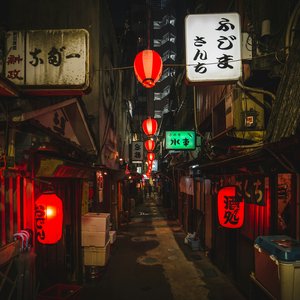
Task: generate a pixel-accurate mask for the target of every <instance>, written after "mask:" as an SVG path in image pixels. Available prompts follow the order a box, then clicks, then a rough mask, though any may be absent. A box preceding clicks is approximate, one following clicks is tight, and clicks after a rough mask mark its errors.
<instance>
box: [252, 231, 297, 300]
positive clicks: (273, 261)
mask: <svg viewBox="0 0 300 300" xmlns="http://www.w3.org/2000/svg"><path fill="white" fill-rule="evenodd" d="M254 248H255V255H254V259H255V278H256V280H257V281H258V282H259V283H260V284H261V285H262V286H263V287H264V288H265V289H266V290H267V291H269V293H270V294H271V295H272V296H273V297H275V298H276V299H280V300H296V299H300V284H299V283H300V241H297V240H295V239H293V238H291V237H289V236H286V235H273V236H258V237H257V238H256V239H255V244H254Z"/></svg>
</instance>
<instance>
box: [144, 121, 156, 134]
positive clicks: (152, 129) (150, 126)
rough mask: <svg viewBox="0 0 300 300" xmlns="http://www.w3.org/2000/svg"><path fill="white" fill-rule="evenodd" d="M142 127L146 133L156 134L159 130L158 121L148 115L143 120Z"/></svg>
mask: <svg viewBox="0 0 300 300" xmlns="http://www.w3.org/2000/svg"><path fill="white" fill-rule="evenodd" d="M142 128H143V131H144V133H145V134H146V135H148V136H150V135H154V134H155V133H156V130H157V121H156V120H155V119H152V118H151V117H148V118H147V119H146V120H144V121H143V124H142Z"/></svg>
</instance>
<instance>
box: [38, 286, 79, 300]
mask: <svg viewBox="0 0 300 300" xmlns="http://www.w3.org/2000/svg"><path fill="white" fill-rule="evenodd" d="M81 289H82V287H81V286H79V285H71V284H55V285H53V286H51V287H50V288H48V289H46V290H44V291H42V292H40V293H39V295H38V297H37V300H79V299H80V291H81Z"/></svg>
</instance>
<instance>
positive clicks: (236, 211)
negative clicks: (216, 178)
mask: <svg viewBox="0 0 300 300" xmlns="http://www.w3.org/2000/svg"><path fill="white" fill-rule="evenodd" d="M218 219H219V223H220V225H221V226H223V227H227V228H240V227H241V226H243V224H244V201H243V199H240V198H239V197H237V194H236V187H235V186H226V187H223V188H221V189H220V190H219V191H218Z"/></svg>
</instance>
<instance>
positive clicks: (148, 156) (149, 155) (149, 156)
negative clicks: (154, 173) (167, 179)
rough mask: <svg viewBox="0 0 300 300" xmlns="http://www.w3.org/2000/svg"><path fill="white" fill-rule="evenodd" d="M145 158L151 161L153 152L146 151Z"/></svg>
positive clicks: (153, 157) (153, 155)
mask: <svg viewBox="0 0 300 300" xmlns="http://www.w3.org/2000/svg"><path fill="white" fill-rule="evenodd" d="M147 159H148V160H149V161H151V162H152V161H153V160H154V159H155V154H154V153H153V152H149V153H147Z"/></svg>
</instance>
